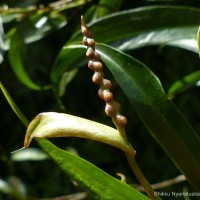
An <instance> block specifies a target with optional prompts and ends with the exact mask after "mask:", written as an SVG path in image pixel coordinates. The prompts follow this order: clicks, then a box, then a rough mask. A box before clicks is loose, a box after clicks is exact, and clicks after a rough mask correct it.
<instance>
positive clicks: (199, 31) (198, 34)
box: [197, 27, 200, 55]
mask: <svg viewBox="0 0 200 200" xmlns="http://www.w3.org/2000/svg"><path fill="white" fill-rule="evenodd" d="M197 45H198V52H199V55H200V27H199V29H198V32H197Z"/></svg>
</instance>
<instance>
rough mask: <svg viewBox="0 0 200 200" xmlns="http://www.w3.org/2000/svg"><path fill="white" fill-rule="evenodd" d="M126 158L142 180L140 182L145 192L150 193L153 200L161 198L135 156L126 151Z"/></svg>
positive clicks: (139, 179) (137, 176) (138, 178)
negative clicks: (155, 192) (156, 193)
mask: <svg viewBox="0 0 200 200" xmlns="http://www.w3.org/2000/svg"><path fill="white" fill-rule="evenodd" d="M126 158H127V160H128V163H129V166H130V168H131V169H132V171H133V173H134V174H135V176H136V178H137V180H138V181H139V182H140V184H141V185H142V186H143V188H144V190H145V192H146V193H147V194H148V196H149V197H150V198H151V199H152V200H161V198H160V197H159V196H156V195H155V194H154V190H153V188H152V187H151V185H150V183H149V182H148V181H147V179H146V178H145V176H144V174H143V173H142V171H141V169H140V167H139V166H138V164H137V162H136V160H135V157H133V156H132V155H130V154H129V153H126Z"/></svg>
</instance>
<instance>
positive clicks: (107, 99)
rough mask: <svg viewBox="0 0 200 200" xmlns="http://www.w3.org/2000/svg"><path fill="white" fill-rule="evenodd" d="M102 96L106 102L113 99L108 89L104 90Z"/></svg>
mask: <svg viewBox="0 0 200 200" xmlns="http://www.w3.org/2000/svg"><path fill="white" fill-rule="evenodd" d="M103 96H104V101H105V102H106V103H110V102H111V101H113V99H114V97H113V94H112V92H110V91H108V90H104V92H103Z"/></svg>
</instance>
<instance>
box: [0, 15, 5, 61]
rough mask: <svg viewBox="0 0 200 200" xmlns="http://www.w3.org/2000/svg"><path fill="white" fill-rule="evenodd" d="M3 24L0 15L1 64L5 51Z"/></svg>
mask: <svg viewBox="0 0 200 200" xmlns="http://www.w3.org/2000/svg"><path fill="white" fill-rule="evenodd" d="M3 35H4V32H3V26H2V19H1V16H0V64H1V63H2V62H3V52H4V49H5V47H4V42H3Z"/></svg>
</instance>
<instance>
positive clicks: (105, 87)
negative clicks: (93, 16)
mask: <svg viewBox="0 0 200 200" xmlns="http://www.w3.org/2000/svg"><path fill="white" fill-rule="evenodd" d="M81 32H82V34H83V44H84V45H85V46H86V47H87V51H86V57H87V58H89V62H88V67H89V68H90V69H91V70H93V71H94V75H93V77H92V81H93V82H94V83H95V84H97V85H99V90H98V96H99V97H100V98H101V99H103V100H104V101H105V103H106V106H105V112H106V114H107V115H108V116H109V117H111V118H112V119H113V121H114V122H115V125H116V126H120V127H122V128H124V127H125V126H126V124H127V119H126V117H124V116H123V115H121V114H120V112H119V110H120V104H119V103H118V102H116V101H115V100H114V96H113V94H112V92H111V91H110V90H111V88H112V83H111V82H110V80H108V79H105V78H104V73H103V64H102V62H101V59H100V54H99V53H97V52H96V51H95V41H94V39H93V34H92V33H91V32H90V31H89V30H88V27H87V25H86V23H85V20H84V18H83V16H82V17H81Z"/></svg>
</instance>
